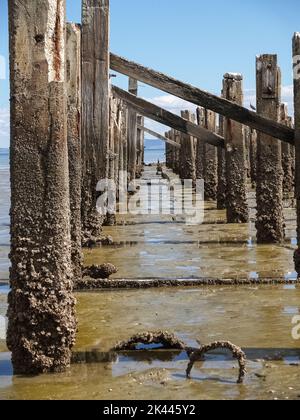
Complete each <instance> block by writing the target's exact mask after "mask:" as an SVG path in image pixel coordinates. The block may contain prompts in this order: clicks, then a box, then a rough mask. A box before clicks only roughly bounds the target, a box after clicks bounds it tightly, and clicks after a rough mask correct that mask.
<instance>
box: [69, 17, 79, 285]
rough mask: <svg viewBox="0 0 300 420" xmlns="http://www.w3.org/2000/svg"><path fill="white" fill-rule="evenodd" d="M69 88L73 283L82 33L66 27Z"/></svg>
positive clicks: (76, 277)
mask: <svg viewBox="0 0 300 420" xmlns="http://www.w3.org/2000/svg"><path fill="white" fill-rule="evenodd" d="M66 39H67V44H66V88H67V107H68V157H69V174H70V176H69V178H70V211H71V244H72V265H73V276H74V282H76V281H77V280H80V279H81V277H82V269H81V267H82V251H81V179H82V171H81V127H80V124H81V56H80V54H81V30H80V25H77V24H75V23H68V24H67V37H66Z"/></svg>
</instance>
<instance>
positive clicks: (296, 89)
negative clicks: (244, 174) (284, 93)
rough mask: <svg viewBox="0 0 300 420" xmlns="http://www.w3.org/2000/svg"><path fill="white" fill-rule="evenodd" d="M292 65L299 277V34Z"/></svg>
mask: <svg viewBox="0 0 300 420" xmlns="http://www.w3.org/2000/svg"><path fill="white" fill-rule="evenodd" d="M293 63H294V108H295V154H296V167H295V184H296V200H297V245H298V248H297V250H296V252H295V256H294V259H295V269H296V271H297V273H298V276H299V275H300V33H299V32H296V33H295V34H294V38H293Z"/></svg>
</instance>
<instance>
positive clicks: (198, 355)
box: [186, 341, 247, 384]
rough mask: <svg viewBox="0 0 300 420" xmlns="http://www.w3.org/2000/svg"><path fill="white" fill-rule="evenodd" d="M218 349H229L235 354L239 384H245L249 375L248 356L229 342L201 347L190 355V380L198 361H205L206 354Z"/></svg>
mask: <svg viewBox="0 0 300 420" xmlns="http://www.w3.org/2000/svg"><path fill="white" fill-rule="evenodd" d="M217 349H227V350H230V351H231V352H232V354H233V357H234V359H237V360H238V362H239V367H240V371H239V378H238V381H237V383H238V384H242V383H243V382H244V378H245V375H246V373H247V370H246V355H245V353H244V352H243V351H242V349H241V348H240V347H237V346H235V345H234V344H232V343H230V342H229V341H216V342H215V343H211V344H208V345H205V346H201V347H200V349H199V350H196V351H195V352H193V353H192V354H190V356H189V358H190V363H189V364H188V367H187V370H186V376H187V378H190V375H191V371H192V369H193V366H194V364H195V363H196V362H198V361H203V356H204V354H205V353H208V352H210V351H213V350H217Z"/></svg>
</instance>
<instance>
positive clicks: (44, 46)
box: [7, 0, 300, 374]
mask: <svg viewBox="0 0 300 420" xmlns="http://www.w3.org/2000/svg"><path fill="white" fill-rule="evenodd" d="M9 20H10V28H9V31H10V63H11V73H10V77H11V121H12V123H11V189H12V206H11V255H10V258H11V263H12V268H11V274H10V284H11V292H10V295H9V309H8V318H9V326H8V335H7V343H8V346H9V349H10V350H11V351H12V360H13V365H14V370H15V372H16V373H24V374H28V373H40V372H53V371H55V372H59V371H63V370H64V369H66V368H67V367H68V366H69V364H70V360H71V350H72V347H73V345H74V343H75V333H76V317H75V299H74V296H73V288H75V289H76V288H80V285H81V286H83V288H84V287H85V286H84V285H87V288H100V289H101V288H108V287H110V288H114V287H116V288H117V287H141V285H142V287H153V286H154V287H159V286H160V285H167V286H169V285H175V286H178V285H181V286H182V285H185V284H184V281H181V280H178V281H177V280H176V279H175V280H174V279H171V280H168V279H163V278H162V279H161V280H159V279H150V280H149V279H145V282H144V283H142V282H136V281H135V279H133V280H132V281H131V280H128V279H127V283H126V281H122V280H118V281H116V280H108V279H101V277H108V276H109V275H110V274H114V273H115V272H116V270H117V268H118V267H113V266H112V265H109V262H108V261H106V264H107V265H106V266H104V269H103V270H102V272H101V269H99V267H98V268H97V267H96V268H97V269H96V268H95V267H94V271H89V270H88V269H86V271H84V273H85V274H89V275H90V273H92V274H93V275H94V274H95V272H97V273H98V274H99V273H100V272H101V273H100V274H101V275H100V274H99V278H97V279H94V278H93V279H92V280H93V281H90V279H87V278H86V277H87V276H85V274H84V273H83V275H84V276H85V278H83V279H82V267H81V247H80V241H81V240H82V243H96V244H97V243H99V242H100V241H101V233H102V225H103V223H104V221H105V220H106V221H107V220H111V221H114V222H115V213H114V211H115V210H116V209H107V213H105V214H100V213H99V212H98V211H97V208H96V203H97V200H98V198H99V195H100V192H99V191H97V184H98V181H100V180H101V179H106V178H108V177H110V178H111V179H112V180H114V181H115V183H116V185H119V184H120V183H121V182H123V181H124V180H123V178H122V177H123V176H124V172H125V171H127V172H129V173H130V175H129V177H128V179H127V181H131V180H133V181H134V180H135V179H136V178H138V177H140V176H141V168H142V166H143V156H144V150H143V147H144V134H143V133H144V131H147V129H145V130H144V129H143V123H144V122H143V117H148V118H150V119H152V120H154V121H157V122H159V123H161V124H165V125H167V126H168V127H170V128H172V130H171V131H170V132H168V133H167V135H166V136H163V137H164V140H165V141H166V144H167V146H166V151H167V158H168V159H167V164H168V169H171V170H172V171H173V173H175V174H179V176H181V178H182V180H183V179H184V178H185V177H188V178H190V179H192V181H194V182H195V180H196V178H197V177H198V176H200V175H202V176H203V177H204V178H205V177H206V187H207V191H206V192H207V198H209V199H210V200H215V199H217V203H218V207H219V208H222V209H224V208H226V209H227V216H228V217H227V219H226V222H227V223H231V222H236V223H240V224H243V223H245V222H247V221H248V209H247V208H246V203H245V194H246V191H245V189H246V187H247V186H246V181H245V176H246V171H247V165H248V166H249V167H251V171H250V172H251V185H254V184H255V183H256V186H257V202H258V216H257V220H256V222H257V224H256V225H257V228H258V240H259V242H262V243H265V242H268V243H269V242H272V243H281V242H283V240H284V232H283V231H284V221H283V215H282V209H283V204H282V201H283V185H282V153H281V143H282V142H284V143H286V144H288V145H289V146H290V150H289V153H290V156H291V158H290V159H292V160H293V159H294V156H295V161H296V164H295V165H294V164H293V162H289V173H290V171H291V168H292V169H293V168H294V171H295V173H296V176H295V179H296V181H295V186H296V195H297V215H298V221H297V226H298V247H299V242H300V240H299V229H300V228H299V226H300V215H299V214H300V213H299V212H300V204H299V203H300V198H299V185H300V181H299V177H300V176H299V167H300V155H299V97H300V85H299V75H297V74H296V77H295V95H294V96H295V130H294V129H293V128H292V126H291V125H292V124H291V123H290V122H291V121H290V120H289V124H287V123H286V121H287V120H288V116H287V115H285V121H282V120H281V122H279V115H278V111H279V105H280V95H279V90H280V89H279V88H280V77H279V69H278V68H277V58H276V56H268V55H266V56H261V57H260V58H258V67H257V76H258V77H257V84H258V93H259V95H258V103H257V112H253V111H250V110H248V109H246V108H244V107H243V104H242V92H241V86H240V82H241V76H239V75H236V74H227V75H226V76H225V81H224V86H223V97H217V96H215V95H212V94H210V93H208V92H205V91H203V90H201V89H199V88H196V87H193V86H191V85H188V84H186V83H183V82H181V81H179V80H176V79H174V78H171V77H170V76H167V75H164V74H162V73H159V72H157V71H154V70H151V69H148V68H146V67H143V66H141V65H139V64H137V63H134V62H130V61H128V60H126V59H123V58H121V57H119V56H116V55H114V54H111V53H110V51H109V0H83V1H82V27H81V28H80V27H79V26H78V25H76V24H73V25H70V24H68V26H67V25H66V22H65V0H41V1H40V2H39V4H38V5H37V2H36V1H34V0H27V2H26V4H24V3H22V2H19V1H17V0H11V1H10V2H9ZM80 32H81V43H80ZM66 35H68V36H67V37H66ZM24 40H25V42H24ZM66 40H67V43H66V42H65V41H66ZM80 44H81V45H80ZM299 45H300V42H299V34H296V35H295V38H294V56H295V57H297V56H299V50H300V48H299ZM80 64H81V65H80ZM298 64H299V63H298ZM295 67H297V66H295ZM110 68H111V69H112V70H114V71H118V72H120V73H123V74H125V75H127V76H128V77H129V78H130V80H131V82H130V84H129V88H130V89H129V90H130V92H126V91H124V90H122V89H120V88H119V87H117V86H111V85H110V82H109V69H110ZM138 81H142V82H144V83H147V84H149V85H150V86H153V87H155V88H159V89H161V90H163V91H165V92H167V93H170V94H173V95H175V96H177V97H179V98H181V99H184V100H187V101H189V102H191V103H193V104H194V105H196V106H198V107H200V108H198V110H197V116H198V121H197V123H196V116H195V115H193V114H192V113H191V112H186V111H184V112H183V113H182V117H179V116H177V115H175V114H172V113H170V112H169V111H167V110H165V109H162V108H160V107H158V106H156V105H154V104H151V103H150V102H148V101H145V100H144V99H141V98H139V97H138V96H137V94H138V89H137V88H138ZM228 84H230V86H228ZM233 84H235V86H232V85H233ZM133 87H134V88H133ZM205 116H206V117H205ZM208 117H210V118H211V119H212V121H211V122H210V123H209V121H208V120H209V118H208ZM203 118H204V119H203ZM242 125H245V126H247V127H250V129H251V130H252V131H251V133H250V134H251V136H252V137H251V139H250V141H248V140H247V141H248V143H249V144H248V146H247V147H245V143H244V142H245V138H244V137H243V136H244V133H245V131H244V130H243V126H242ZM148 132H149V130H148ZM270 136H272V137H270ZM256 137H257V139H256ZM294 146H295V147H296V151H295V152H294ZM224 149H225V150H224ZM248 150H250V151H251V153H249V156H247V157H245V155H244V154H245V153H248V152H247V151H248ZM206 157H207V158H208V159H207V161H206ZM270 161H272V164H270ZM159 168H160V170H161V169H163V167H162V166H160V167H159ZM268 168H271V170H272V174H273V175H274V177H273V176H270V173H268ZM120 171H121V172H120ZM159 172H160V171H159ZM163 175H165V174H164V173H163ZM274 181H276V182H274ZM216 183H217V184H218V185H216ZM233 183H234V188H232V186H233ZM289 183H291V182H289ZM80 184H81V188H80ZM275 184H276V185H275ZM79 189H80V193H79V192H78V191H79ZM229 190H230V193H229ZM233 190H234V191H233ZM238 196H239V199H237V197H238ZM274 209H275V210H276V211H275V212H273V210H274ZM80 210H81V211H80ZM272 212H273V213H274V214H272ZM232 215H233V216H232ZM231 216H232V217H231ZM199 252H200V251H199ZM295 263H296V264H295V265H296V270H297V272H298V274H300V268H299V266H300V264H299V250H297V251H296V253H295ZM102 268H103V266H102ZM91 269H93V267H91ZM97 270H98V271H97ZM196 280H197V279H196ZM263 281H264V280H263V278H261V279H259V282H260V284H261V283H262V282H263ZM274 281H276V280H274V279H269V278H266V279H265V282H266V283H268V284H269V283H273V282H274ZM289 281H290V280H289V279H279V282H284V283H288V282H289ZM164 282H165V283H164ZM226 282H227V280H226V279H220V280H219V279H218V278H212V279H209V278H206V279H201V278H199V279H198V284H197V281H195V282H194V283H193V285H198V286H200V285H203V284H204V285H207V284H214V285H215V284H226ZM231 282H233V284H240V283H242V284H245V283H246V284H253V283H257V282H258V281H256V280H255V279H248V278H246V277H245V279H244V280H243V278H239V279H231ZM294 283H295V282H294ZM294 283H293V284H294Z"/></svg>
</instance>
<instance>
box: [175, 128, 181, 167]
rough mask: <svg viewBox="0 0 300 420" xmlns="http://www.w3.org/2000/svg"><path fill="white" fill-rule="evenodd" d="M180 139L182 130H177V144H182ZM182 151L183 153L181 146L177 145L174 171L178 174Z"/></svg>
mask: <svg viewBox="0 0 300 420" xmlns="http://www.w3.org/2000/svg"><path fill="white" fill-rule="evenodd" d="M180 139H181V135H180V131H178V130H175V142H176V143H177V144H180V141H181V140H180ZM180 153H181V150H180V148H178V147H177V148H176V149H175V165H174V172H175V173H176V174H177V175H178V174H179V162H180Z"/></svg>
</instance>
